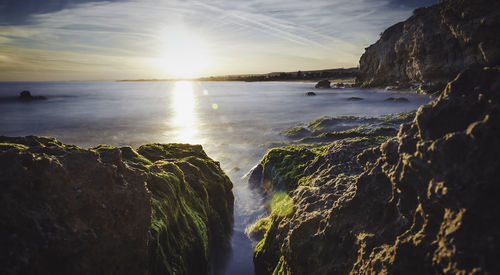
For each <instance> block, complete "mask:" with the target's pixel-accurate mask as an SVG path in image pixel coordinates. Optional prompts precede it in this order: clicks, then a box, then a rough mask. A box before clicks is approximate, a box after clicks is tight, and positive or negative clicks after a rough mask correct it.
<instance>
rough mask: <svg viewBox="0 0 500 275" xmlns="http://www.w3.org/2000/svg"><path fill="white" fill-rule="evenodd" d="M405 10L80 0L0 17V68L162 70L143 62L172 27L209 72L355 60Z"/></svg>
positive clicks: (325, 0)
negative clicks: (201, 44) (25, 17)
mask: <svg viewBox="0 0 500 275" xmlns="http://www.w3.org/2000/svg"><path fill="white" fill-rule="evenodd" d="M411 11H412V7H407V6H402V5H400V4H398V3H396V2H394V1H392V2H391V1H388V0H334V1H332V0H314V1H291V0H287V1H285V0H277V1H272V3H269V1H264V0H249V1H240V0H236V1H230V0H215V1H202V0H198V1H179V0H173V1H160V0H131V1H119V2H88V3H81V4H77V5H72V6H71V7H69V8H68V7H66V8H64V9H61V10H58V11H54V12H49V13H42V14H32V15H30V16H29V22H30V23H29V24H24V25H8V26H3V27H1V26H0V56H2V57H3V58H0V68H1V70H2V71H3V72H7V71H9V68H11V70H12V71H16V75H21V74H22V71H23V70H24V71H25V72H26V75H29V74H31V73H32V72H33V70H32V68H40V70H42V69H41V68H45V69H46V70H47V72H49V71H56V72H57V74H54V75H53V76H50V74H49V73H47V74H44V77H48V78H49V79H54V80H55V79H57V77H59V78H61V79H67V78H68V77H69V78H71V79H74V78H75V76H76V75H75V74H76V73H75V72H78V71H79V70H80V71H82V75H85V77H82V79H97V78H99V79H100V78H102V77H103V74H104V75H108V76H109V78H114V77H118V78H143V77H145V78H148V77H168V75H164V73H162V72H159V71H158V70H157V68H155V66H154V65H153V64H154V60H155V59H157V58H159V56H161V54H162V49H163V48H164V47H163V45H162V43H168V41H169V39H170V38H169V37H165V36H166V33H165V30H166V29H168V28H172V27H174V28H175V27H182V28H185V29H188V30H189V31H191V32H192V33H195V34H196V35H198V36H200V37H202V38H203V39H204V40H206V42H207V43H206V45H207V47H208V52H210V54H211V55H213V57H214V60H215V63H214V64H213V66H212V67H211V69H210V72H208V73H209V74H213V75H215V74H230V73H258V72H268V71H287V70H297V69H303V70H305V69H317V68H333V67H348V66H356V65H357V62H358V59H359V56H360V55H361V53H362V52H363V49H364V47H366V46H368V45H369V44H371V43H373V42H375V40H376V39H377V38H378V34H379V33H380V32H381V31H382V30H384V29H385V28H387V27H388V26H390V25H392V24H394V23H396V22H398V21H401V20H404V19H405V18H407V17H408V16H409V15H410V14H411ZM165 41H166V42H165ZM87 58H88V59H89V60H86V59H87ZM93 58H95V59H98V60H99V62H94V61H92V59H93ZM6 60H11V62H8V61H7V62H6ZM14 60H15V62H14ZM52 60H57V62H52ZM30 68H31V69H30ZM79 68H81V69H79ZM69 69H71V70H69ZM65 70H68V71H71V73H68V76H67V77H66V76H65V75H66V74H65ZM92 70H95V71H96V72H98V73H96V74H92ZM117 72H119V73H117ZM4 75H5V74H4ZM25 77H26V76H23V79H25ZM5 78H6V77H5V76H4V77H3V80H7V79H5ZM0 80H2V79H1V78H0Z"/></svg>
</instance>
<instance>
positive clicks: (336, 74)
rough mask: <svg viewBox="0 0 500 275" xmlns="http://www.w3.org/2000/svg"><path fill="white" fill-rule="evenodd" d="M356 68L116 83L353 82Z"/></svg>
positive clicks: (138, 80) (356, 71)
mask: <svg viewBox="0 0 500 275" xmlns="http://www.w3.org/2000/svg"><path fill="white" fill-rule="evenodd" d="M358 71H359V69H358V68H347V69H344V68H338V69H326V70H314V71H300V70H299V71H296V72H272V73H267V74H246V75H225V76H210V77H199V78H171V79H123V80H116V81H117V82H155V81H158V82H159V81H213V82H215V81H244V82H265V81H282V82H316V81H319V80H323V79H328V80H330V79H335V80H353V79H355V78H356V76H357V74H358Z"/></svg>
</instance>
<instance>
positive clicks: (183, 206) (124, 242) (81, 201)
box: [0, 136, 234, 274]
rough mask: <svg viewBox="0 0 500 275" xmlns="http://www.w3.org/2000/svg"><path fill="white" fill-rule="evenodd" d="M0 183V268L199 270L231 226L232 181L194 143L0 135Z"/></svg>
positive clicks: (79, 271)
mask: <svg viewBox="0 0 500 275" xmlns="http://www.w3.org/2000/svg"><path fill="white" fill-rule="evenodd" d="M0 188H1V189H2V195H1V196H0V245H1V247H2V249H1V251H0V273H1V274H174V273H179V274H208V273H209V271H210V268H211V267H210V260H211V259H212V257H213V256H214V255H212V254H211V251H213V249H214V248H216V247H219V245H220V244H221V243H225V242H226V241H227V239H228V237H229V234H230V232H231V229H232V211H233V200H234V198H233V194H232V183H231V181H230V180H229V178H228V177H227V176H226V175H225V174H224V172H223V171H222V170H221V168H220V166H219V164H218V163H217V162H215V161H213V160H211V159H210V158H209V157H208V156H207V155H206V154H205V152H204V151H203V149H202V148H201V146H199V145H186V144H148V145H143V146H141V147H140V148H139V149H138V150H137V151H136V150H134V149H132V148H131V147H129V146H122V147H112V146H109V145H100V146H97V147H94V148H91V149H84V148H80V147H77V146H74V145H65V144H62V143H61V142H59V141H58V140H56V139H54V138H50V137H34V136H28V137H0ZM224 240H226V241H224Z"/></svg>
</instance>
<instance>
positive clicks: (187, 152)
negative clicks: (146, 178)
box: [137, 143, 208, 162]
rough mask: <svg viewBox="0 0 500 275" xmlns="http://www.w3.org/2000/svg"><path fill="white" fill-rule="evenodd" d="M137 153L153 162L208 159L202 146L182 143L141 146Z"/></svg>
mask: <svg viewBox="0 0 500 275" xmlns="http://www.w3.org/2000/svg"><path fill="white" fill-rule="evenodd" d="M137 152H138V153H139V154H141V155H142V156H144V157H145V158H147V159H148V160H150V161H152V162H155V161H158V160H162V159H181V158H184V157H190V156H195V157H199V158H208V156H207V154H206V153H205V151H203V148H202V147H201V145H191V144H181V143H169V144H160V143H153V144H146V145H141V146H140V147H139V148H138V149H137Z"/></svg>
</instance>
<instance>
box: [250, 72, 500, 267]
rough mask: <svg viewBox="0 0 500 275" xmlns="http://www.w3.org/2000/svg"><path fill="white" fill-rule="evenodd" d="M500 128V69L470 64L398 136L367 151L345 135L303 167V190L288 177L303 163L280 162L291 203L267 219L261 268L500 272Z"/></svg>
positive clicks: (258, 255)
mask: <svg viewBox="0 0 500 275" xmlns="http://www.w3.org/2000/svg"><path fill="white" fill-rule="evenodd" d="M499 125H500V69H499V68H485V69H470V70H467V71H465V72H463V73H461V74H460V75H459V76H458V77H457V78H456V79H455V80H454V81H452V82H450V83H449V84H448V85H447V87H446V89H445V91H444V92H443V94H442V95H441V96H440V97H439V98H438V99H436V100H435V101H433V102H431V103H430V104H428V105H424V106H422V107H420V109H419V110H418V112H417V115H416V117H415V119H414V120H413V122H411V123H408V124H403V125H402V126H401V128H400V130H399V133H398V135H397V138H395V139H390V140H388V141H387V142H385V143H383V144H382V145H381V146H376V147H372V148H369V149H366V150H364V151H360V150H356V148H359V144H360V143H359V141H353V140H352V139H347V140H339V141H336V142H334V143H332V145H331V146H330V147H329V148H328V149H327V150H326V151H325V152H322V153H320V154H318V155H316V156H313V159H312V160H309V161H307V162H305V163H304V162H302V163H300V164H302V165H305V166H306V167H305V168H303V169H302V171H304V172H303V175H300V176H302V177H303V178H304V179H302V180H301V182H300V184H299V185H297V187H296V188H295V189H294V186H293V185H289V184H288V185H286V183H287V181H284V180H286V179H290V178H291V176H293V175H296V173H295V172H294V171H292V170H290V169H288V170H287V169H286V165H289V166H291V167H293V165H290V162H284V161H282V162H281V163H283V165H281V164H280V162H275V163H276V164H278V166H277V167H274V171H279V173H274V175H275V176H274V177H271V178H270V179H271V182H270V183H269V184H271V186H274V185H275V184H279V183H280V181H281V182H284V183H285V186H286V187H287V188H286V190H287V191H288V192H287V194H288V196H289V201H290V202H288V204H289V206H288V208H289V209H290V211H287V212H283V211H275V210H274V209H271V211H272V212H271V215H270V216H269V217H267V218H265V220H263V221H261V222H259V224H258V230H261V231H263V232H265V233H264V234H263V235H264V237H263V239H262V240H261V241H260V242H259V244H258V245H257V247H256V250H255V254H254V263H255V267H256V271H257V272H258V273H259V274H271V273H273V272H275V274H349V273H352V274H367V273H384V274H469V273H470V274H485V273H486V274H494V273H496V272H498V270H500V263H499V262H498V260H497V259H498V257H499V256H500V252H499V248H500V235H499V232H500V230H499V228H500V212H499V211H498V210H497V197H498V195H499V194H500V182H499V179H500V162H499V161H498V156H499V155H500V126H499ZM357 144H358V145H357ZM306 157H307V156H306ZM308 159H311V158H308ZM295 167H296V166H295ZM264 170H265V169H264ZM263 173H265V171H264V172H263ZM280 175H281V177H279V176H280ZM285 176H288V178H286V177H285ZM253 180H256V179H255V176H254V179H253ZM290 187H291V188H290Z"/></svg>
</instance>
